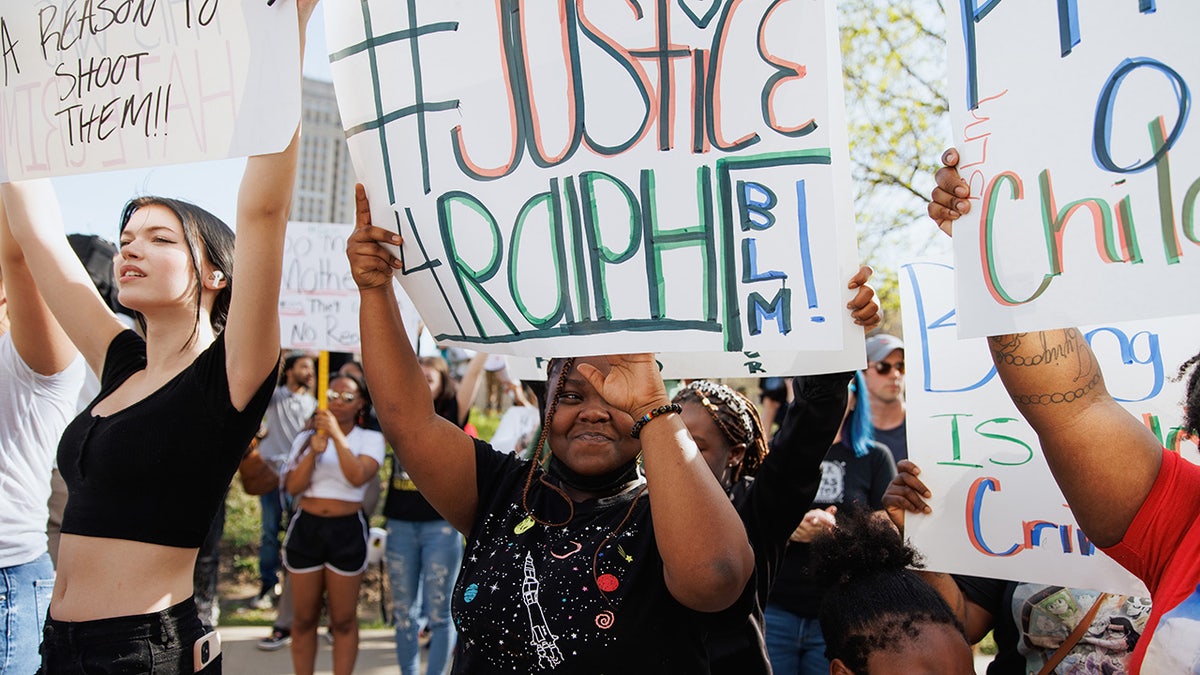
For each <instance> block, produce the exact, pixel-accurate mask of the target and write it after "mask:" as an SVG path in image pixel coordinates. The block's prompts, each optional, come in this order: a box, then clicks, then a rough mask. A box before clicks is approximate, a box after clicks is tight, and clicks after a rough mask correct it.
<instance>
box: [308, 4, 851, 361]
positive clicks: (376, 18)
mask: <svg viewBox="0 0 1200 675" xmlns="http://www.w3.org/2000/svg"><path fill="white" fill-rule="evenodd" d="M697 7H699V8H700V9H697ZM325 21H326V31H327V34H326V38H327V45H328V48H329V50H330V59H331V62H332V70H333V77H334V83H335V85H336V88H337V95H338V106H339V109H340V112H341V118H342V121H343V124H344V125H345V127H346V130H347V136H348V141H349V145H350V151H351V154H352V156H353V157H354V163H355V173H356V175H357V176H358V177H359V178H360V179H361V180H362V181H363V182H364V183H365V184H366V186H367V191H368V194H369V196H370V198H371V201H372V216H373V219H374V221H375V224H377V225H380V226H384V227H388V228H391V229H394V230H397V231H399V232H400V233H401V234H402V235H403V236H404V239H405V241H404V246H403V257H404V262H405V269H406V273H405V274H404V275H403V278H402V282H403V284H404V287H405V288H406V289H407V290H408V292H409V295H410V297H412V298H413V300H414V302H416V304H417V306H418V308H419V309H420V312H421V316H422V318H423V319H424V321H425V324H426V325H427V326H428V327H429V329H430V331H431V332H432V334H433V335H434V337H435V338H436V339H437V340H438V341H439V342H440V343H443V344H452V345H457V346H463V347H467V348H482V349H485V350H486V351H489V352H500V353H509V354H517V355H523V356H542V357H549V356H557V355H571V354H576V355H578V354H597V353H614V352H616V353H619V352H645V351H655V352H728V353H733V354H739V355H740V354H741V353H742V352H746V351H750V352H752V353H769V352H776V353H778V352H793V351H799V350H823V351H841V350H843V349H846V350H856V351H854V352H852V354H857V355H859V356H858V358H859V359H861V346H860V345H861V341H857V340H853V339H851V338H852V337H855V336H856V331H857V335H860V334H861V332H860V329H858V328H857V327H855V326H854V325H853V324H852V322H851V321H850V319H849V318H848V316H847V314H846V312H845V311H844V306H845V302H846V300H847V299H848V298H849V293H848V291H846V289H845V286H846V282H847V280H848V279H849V278H850V277H851V275H852V274H853V273H854V271H855V270H856V269H857V265H856V262H855V255H856V254H855V250H854V249H855V242H854V231H853V213H852V208H851V197H850V194H851V193H850V185H849V181H850V176H849V159H848V152H847V147H846V138H845V129H844V112H843V110H842V107H843V106H842V88H841V71H840V54H839V40H838V35H837V31H836V25H835V17H834V11H833V3H832V2H831V1H828V0H816V1H813V0H809V1H805V2H789V3H779V2H772V1H771V0H743V1H741V2H725V3H719V2H712V3H703V4H701V3H689V2H680V3H676V2H671V3H666V2H661V3H657V4H655V3H623V2H584V3H550V2H546V3H518V2H515V1H513V0H500V1H499V2H495V3H480V2H474V1H468V0H404V1H402V2H398V1H395V0H387V1H384V0H367V1H366V2H360V1H359V0H331V1H329V2H327V3H326V5H325ZM737 358H741V359H742V360H743V361H745V360H748V359H746V358H744V357H740V356H739V357H737ZM859 363H861V361H859ZM742 372H744V370H743V371H742Z"/></svg>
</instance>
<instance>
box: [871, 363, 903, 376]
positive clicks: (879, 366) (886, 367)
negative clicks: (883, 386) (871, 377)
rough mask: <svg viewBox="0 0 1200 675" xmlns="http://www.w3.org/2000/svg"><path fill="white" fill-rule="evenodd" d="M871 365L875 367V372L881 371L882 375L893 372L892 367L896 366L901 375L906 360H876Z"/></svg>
mask: <svg viewBox="0 0 1200 675" xmlns="http://www.w3.org/2000/svg"><path fill="white" fill-rule="evenodd" d="M871 367H872V368H874V369H875V372H877V373H879V374H880V375H887V374H888V373H890V372H892V368H895V369H896V370H897V371H898V372H899V373H900V374H901V375H903V374H904V362H903V361H897V362H895V363H888V362H887V361H876V362H875V363H874V364H872V365H871Z"/></svg>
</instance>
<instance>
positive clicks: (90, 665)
mask: <svg viewBox="0 0 1200 675" xmlns="http://www.w3.org/2000/svg"><path fill="white" fill-rule="evenodd" d="M204 634H205V630H204V626H203V625H202V624H201V623H200V618H199V616H197V614H196V603H195V602H194V601H193V600H192V599H191V598H188V599H187V600H184V601H183V602H181V603H179V604H177V605H174V606H172V607H168V608H167V609H164V610H162V611H161V612H154V613H151V614H138V615H135V616H118V617H114V618H111V619H96V620H94V621H56V620H55V619H52V618H47V619H46V630H45V632H44V634H43V636H42V669H41V670H40V671H38V672H39V673H53V674H54V675H58V674H59V673H65V674H70V675H74V674H78V675H83V674H84V673H88V674H89V675H91V674H92V673H114V674H115V673H154V674H156V675H157V674H160V673H191V672H194V670H195V667H194V664H193V662H192V645H193V644H195V642H196V640H199V639H200V638H201V637H203V636H204ZM202 672H204V673H220V672H221V657H220V656H217V658H216V660H214V661H213V662H212V663H211V664H209V666H208V667H207V668H205V669H204V670H203V671H202Z"/></svg>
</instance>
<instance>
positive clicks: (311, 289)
mask: <svg viewBox="0 0 1200 675" xmlns="http://www.w3.org/2000/svg"><path fill="white" fill-rule="evenodd" d="M350 231H351V228H350V226H349V225H335V224H327V223H288V227H287V236H286V239H285V241H284V248H283V277H282V278H281V280H280V288H279V331H280V335H279V340H280V344H281V345H282V346H283V348H284V349H304V350H314V351H331V352H358V351H360V350H361V349H360V340H359V335H360V332H359V328H358V307H359V302H358V287H357V286H356V285H355V283H354V277H352V276H351V274H350V261H349V260H347V259H346V237H347V236H349V234H350ZM396 296H397V300H398V301H399V303H400V316H401V318H402V319H403V321H404V327H405V330H406V331H407V332H408V337H409V340H410V341H411V342H412V344H413V348H414V349H416V344H417V331H418V328H419V325H420V318H419V317H418V316H417V311H416V308H414V307H413V306H412V303H411V302H410V301H409V300H408V296H406V295H405V294H404V292H403V291H401V290H400V289H397V290H396Z"/></svg>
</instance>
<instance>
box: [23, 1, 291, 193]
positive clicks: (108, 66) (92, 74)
mask: <svg viewBox="0 0 1200 675" xmlns="http://www.w3.org/2000/svg"><path fill="white" fill-rule="evenodd" d="M299 44H300V43H299V35H298V31H297V23H296V7H295V3H294V0H279V1H278V2H276V3H275V6H273V7H268V6H267V3H266V2H265V1H264V0H224V1H223V2H222V1H220V0H182V1H181V0H119V1H118V0H107V1H106V2H80V1H79V0H4V2H3V4H2V5H0V61H2V64H3V66H2V68H0V82H2V83H3V87H0V181H9V180H23V179H27V178H38V177H45V176H62V175H68V174H77V173H92V172H97V171H112V170H117V169H130V168H137V167H146V166H155V165H160V164H182V163H187V162H195V161H201V160H209V159H224V158H227V157H240V156H246V155H253V154H262V153H269V152H278V151H280V150H282V149H283V148H285V147H286V146H287V144H288V141H289V140H291V138H292V132H293V131H294V130H295V128H296V124H297V123H298V122H299V120H300V64H299V59H298V54H299V53H300V47H299Z"/></svg>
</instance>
